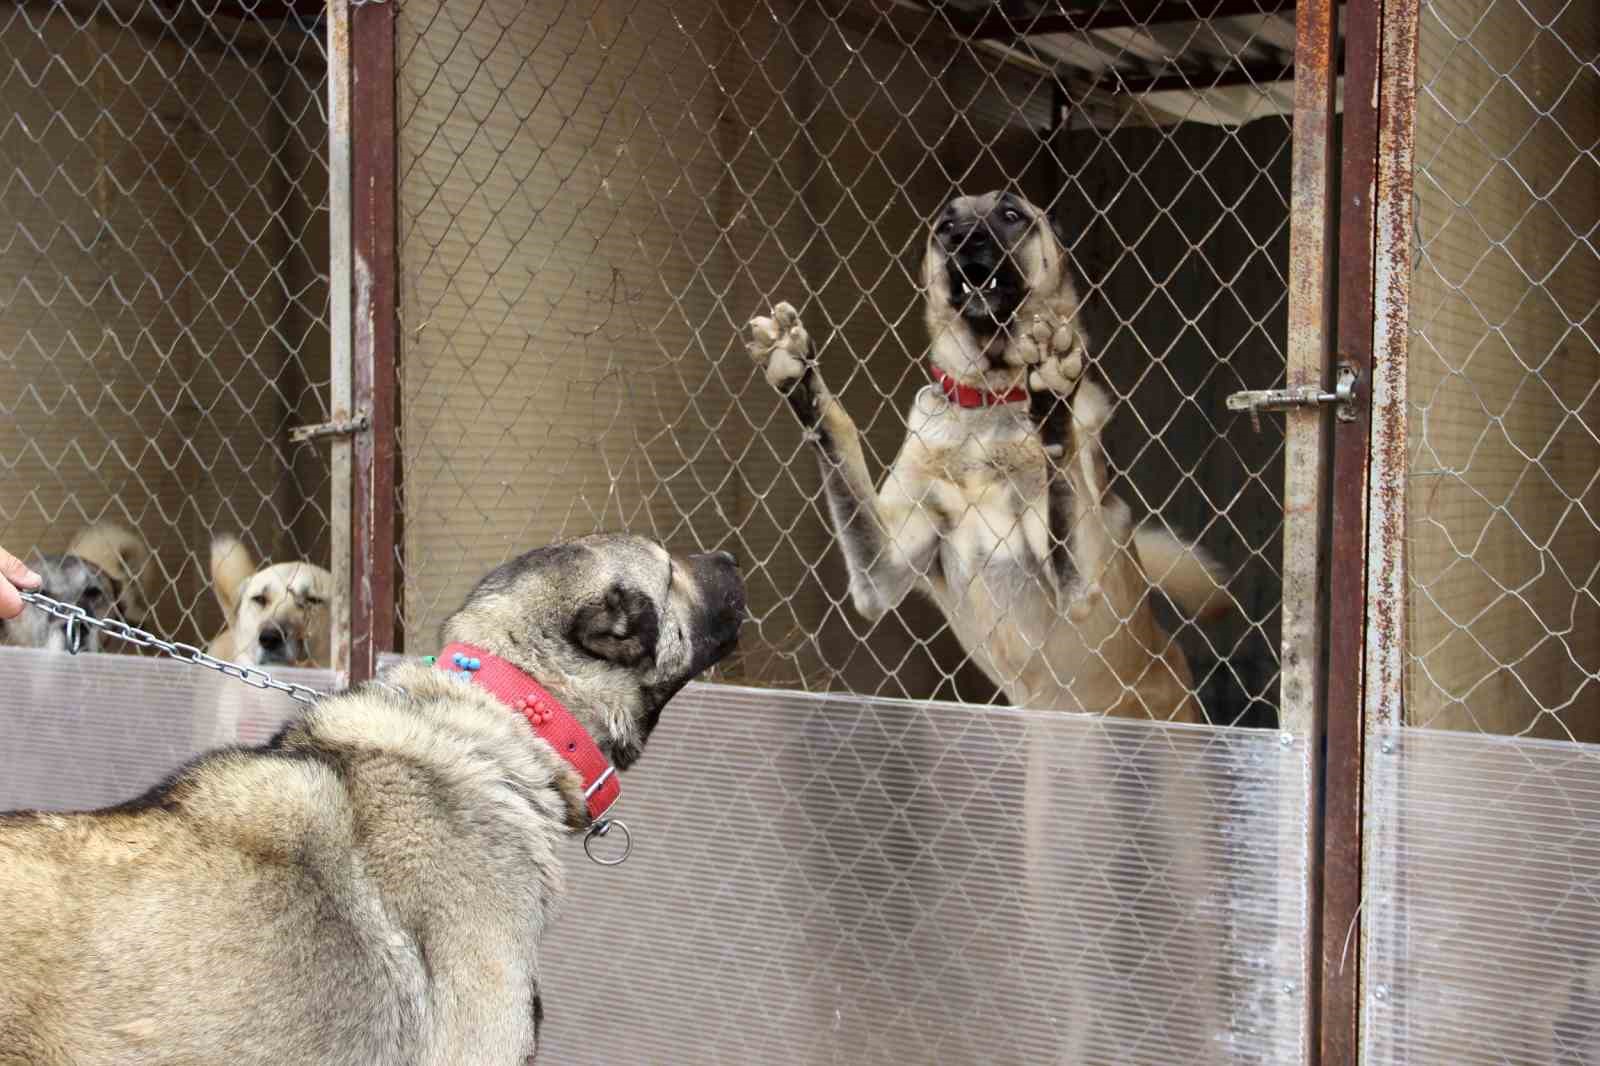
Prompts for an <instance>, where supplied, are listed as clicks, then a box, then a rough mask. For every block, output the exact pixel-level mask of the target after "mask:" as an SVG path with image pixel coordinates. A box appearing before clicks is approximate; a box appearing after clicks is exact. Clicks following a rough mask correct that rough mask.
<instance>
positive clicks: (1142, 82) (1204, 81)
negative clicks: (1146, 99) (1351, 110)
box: [1096, 62, 1294, 96]
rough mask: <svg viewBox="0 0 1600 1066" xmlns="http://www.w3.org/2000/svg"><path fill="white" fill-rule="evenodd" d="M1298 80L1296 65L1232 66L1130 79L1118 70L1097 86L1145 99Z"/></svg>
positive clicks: (1253, 64)
mask: <svg viewBox="0 0 1600 1066" xmlns="http://www.w3.org/2000/svg"><path fill="white" fill-rule="evenodd" d="M1293 80H1294V64H1293V63H1273V62H1260V63H1230V64H1229V65H1227V66H1225V67H1218V68H1216V69H1215V70H1195V71H1181V72H1179V73H1176V74H1157V75H1155V76H1153V77H1138V78H1129V77H1124V76H1122V75H1121V74H1118V73H1117V72H1115V71H1112V72H1111V73H1109V74H1107V75H1105V76H1104V77H1102V78H1101V79H1100V81H1099V82H1097V83H1096V87H1097V88H1099V89H1100V90H1101V91H1102V92H1109V93H1127V94H1129V95H1131V96H1144V95H1146V94H1149V93H1185V92H1204V91H1205V90H1207V89H1233V88H1238V87H1240V86H1248V85H1276V84H1277V83H1279V82H1282V81H1293Z"/></svg>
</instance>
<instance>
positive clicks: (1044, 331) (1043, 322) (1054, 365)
mask: <svg viewBox="0 0 1600 1066" xmlns="http://www.w3.org/2000/svg"><path fill="white" fill-rule="evenodd" d="M1017 349H1018V353H1019V355H1020V356H1021V359H1022V363H1023V365H1024V366H1026V367H1028V368H1029V369H1028V388H1029V389H1030V390H1031V391H1033V392H1053V393H1055V394H1056V395H1057V396H1070V395H1071V394H1072V390H1073V389H1075V388H1077V385H1078V379H1079V378H1080V377H1082V376H1083V345H1082V341H1081V339H1080V337H1079V334H1078V331H1077V330H1075V329H1073V328H1072V325H1071V323H1069V322H1066V321H1065V320H1063V319H1059V318H1057V317H1055V316H1054V315H1035V316H1034V318H1033V321H1032V322H1031V323H1029V324H1028V328H1027V329H1025V330H1024V331H1023V333H1022V336H1021V337H1019V338H1018V340H1017Z"/></svg>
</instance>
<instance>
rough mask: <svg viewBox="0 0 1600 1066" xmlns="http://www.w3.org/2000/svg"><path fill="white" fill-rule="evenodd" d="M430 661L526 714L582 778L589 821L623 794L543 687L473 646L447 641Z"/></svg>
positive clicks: (596, 750) (613, 772) (607, 765)
mask: <svg viewBox="0 0 1600 1066" xmlns="http://www.w3.org/2000/svg"><path fill="white" fill-rule="evenodd" d="M434 665H436V666H437V667H438V668H439V669H441V670H444V671H447V672H448V673H451V674H453V675H455V676H457V677H462V678H466V679H468V680H470V681H473V682H476V683H477V684H478V685H479V686H481V687H483V688H486V689H488V690H489V691H490V692H491V693H493V694H494V696H495V698H496V699H498V700H499V701H500V702H501V703H503V704H505V705H506V706H507V707H510V708H511V709H512V710H513V711H516V712H518V713H519V714H521V715H522V717H524V718H526V719H527V720H528V724H529V725H530V726H532V727H533V731H534V732H535V733H537V734H539V736H541V737H543V738H544V740H545V741H546V743H548V744H549V745H550V746H551V747H552V748H554V749H556V752H557V754H559V755H560V756H561V757H562V758H563V759H565V760H567V762H569V763H571V764H572V768H573V769H574V770H576V771H578V775H579V776H580V777H582V778H583V797H584V800H585V801H586V802H587V803H588V805H589V817H590V818H591V819H598V818H599V817H600V816H601V815H603V814H605V813H606V811H607V810H608V809H610V807H611V805H612V804H613V803H615V802H616V800H617V796H619V795H620V794H621V793H622V785H621V783H620V782H619V781H618V780H617V768H616V767H615V766H612V765H611V760H610V759H607V758H606V757H605V755H604V754H602V753H601V751H600V746H599V745H598V744H596V743H595V742H594V738H593V737H591V736H590V735H589V731H588V730H587V729H584V728H583V726H581V725H579V724H578V720H577V719H576V718H574V717H573V716H572V712H571V711H569V710H567V709H566V708H565V707H563V706H562V705H561V701H560V700H558V699H556V698H555V697H554V696H552V695H550V693H549V692H547V691H545V687H544V686H543V685H541V684H539V682H537V681H535V680H534V679H533V678H531V677H529V676H528V675H527V674H525V673H523V672H522V671H521V670H519V669H518V668H517V667H515V666H512V665H511V664H510V663H508V662H506V661H505V660H504V659H502V658H500V657H499V656H497V655H490V654H489V653H488V652H486V651H484V650H483V649H482V648H475V647H473V646H472V645H471V644H448V645H446V646H445V649H444V651H442V652H440V653H439V656H438V659H437V660H436V662H435V664H434ZM619 824H620V823H619Z"/></svg>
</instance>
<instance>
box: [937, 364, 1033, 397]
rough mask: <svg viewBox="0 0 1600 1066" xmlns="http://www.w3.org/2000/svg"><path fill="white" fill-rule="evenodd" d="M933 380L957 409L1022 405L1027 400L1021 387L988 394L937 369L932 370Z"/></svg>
mask: <svg viewBox="0 0 1600 1066" xmlns="http://www.w3.org/2000/svg"><path fill="white" fill-rule="evenodd" d="M933 380H934V381H937V382H938V383H939V387H940V388H941V389H943V390H944V394H945V396H946V397H948V398H949V400H950V402H951V403H953V404H955V405H956V406H958V407H997V406H999V405H1000V404H1007V403H1024V402H1026V401H1027V399H1028V390H1027V389H1025V388H1023V387H1022V386H1021V385H1018V386H1017V387H1016V388H1014V389H1008V390H1007V391H1005V392H990V391H989V390H988V389H979V388H974V387H973V386H971V385H963V384H961V382H959V381H957V380H956V379H955V378H953V377H951V376H950V375H949V374H946V373H945V372H944V371H943V370H941V369H939V368H938V367H934V368H933Z"/></svg>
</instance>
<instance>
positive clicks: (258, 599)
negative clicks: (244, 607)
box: [250, 592, 267, 607]
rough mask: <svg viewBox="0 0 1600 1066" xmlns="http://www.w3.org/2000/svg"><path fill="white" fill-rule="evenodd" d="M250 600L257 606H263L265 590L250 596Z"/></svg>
mask: <svg viewBox="0 0 1600 1066" xmlns="http://www.w3.org/2000/svg"><path fill="white" fill-rule="evenodd" d="M250 602H251V603H253V604H255V605H256V606H257V607H265V606H266V605H267V594H266V593H265V592H258V593H256V594H255V595H254V596H251V597H250Z"/></svg>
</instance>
